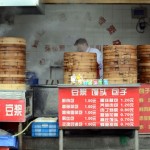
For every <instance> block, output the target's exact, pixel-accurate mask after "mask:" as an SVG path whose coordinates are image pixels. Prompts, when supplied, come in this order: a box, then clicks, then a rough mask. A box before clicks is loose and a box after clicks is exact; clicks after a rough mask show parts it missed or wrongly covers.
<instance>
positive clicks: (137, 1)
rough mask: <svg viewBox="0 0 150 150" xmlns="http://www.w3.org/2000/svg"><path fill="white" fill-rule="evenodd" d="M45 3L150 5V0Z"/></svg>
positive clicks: (60, 1)
mask: <svg viewBox="0 0 150 150" xmlns="http://www.w3.org/2000/svg"><path fill="white" fill-rule="evenodd" d="M43 3H83V4H84V3H91V4H92V3H93V4H96V3H99V4H100V3H101V4H104V3H105V4H150V0H43Z"/></svg>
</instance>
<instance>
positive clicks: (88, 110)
mask: <svg viewBox="0 0 150 150" xmlns="http://www.w3.org/2000/svg"><path fill="white" fill-rule="evenodd" d="M59 127H60V128H67V127H72V128H74V127H101V128H110V127H112V128H131V127H132V128H135V127H139V94H138V88H59Z"/></svg>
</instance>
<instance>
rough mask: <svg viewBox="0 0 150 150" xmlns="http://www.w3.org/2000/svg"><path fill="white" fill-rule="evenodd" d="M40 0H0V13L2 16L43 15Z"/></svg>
mask: <svg viewBox="0 0 150 150" xmlns="http://www.w3.org/2000/svg"><path fill="white" fill-rule="evenodd" d="M42 2H43V1H42V0H0V12H1V13H3V14H4V12H7V14H8V13H9V14H43V13H44V4H43V3H42Z"/></svg>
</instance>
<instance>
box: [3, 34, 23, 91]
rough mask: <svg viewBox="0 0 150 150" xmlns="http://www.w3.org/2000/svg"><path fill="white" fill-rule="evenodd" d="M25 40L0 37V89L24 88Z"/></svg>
mask: <svg viewBox="0 0 150 150" xmlns="http://www.w3.org/2000/svg"><path fill="white" fill-rule="evenodd" d="M25 49H26V41H25V39H23V38H15V37H1V38H0V90H18V89H19V90H24V89H25V88H26V86H25V67H26V55H25V54H26V53H25Z"/></svg>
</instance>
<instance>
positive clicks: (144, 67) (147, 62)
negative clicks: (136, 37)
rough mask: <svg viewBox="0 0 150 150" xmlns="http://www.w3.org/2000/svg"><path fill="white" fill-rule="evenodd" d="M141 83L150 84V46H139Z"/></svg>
mask: <svg viewBox="0 0 150 150" xmlns="http://www.w3.org/2000/svg"><path fill="white" fill-rule="evenodd" d="M137 48H138V58H139V81H140V82H141V83H150V45H139V46H138V47H137Z"/></svg>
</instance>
